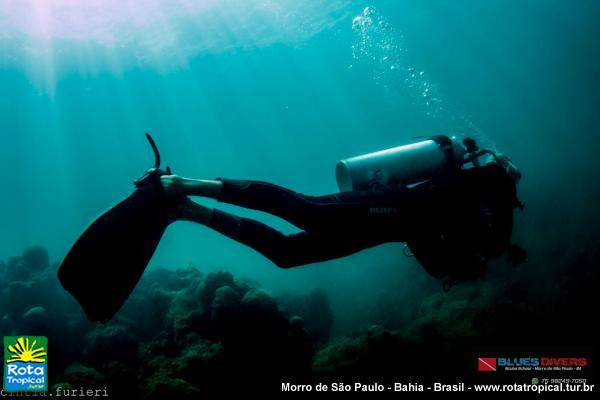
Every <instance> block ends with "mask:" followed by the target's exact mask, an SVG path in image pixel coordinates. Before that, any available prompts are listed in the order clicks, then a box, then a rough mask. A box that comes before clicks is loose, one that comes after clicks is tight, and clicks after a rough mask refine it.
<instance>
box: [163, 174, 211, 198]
mask: <svg viewBox="0 0 600 400" xmlns="http://www.w3.org/2000/svg"><path fill="white" fill-rule="evenodd" d="M160 183H161V185H162V187H163V188H164V189H165V191H166V192H167V193H169V194H172V195H175V196H181V195H183V196H203V197H211V198H217V197H218V196H219V194H220V193H221V188H222V187H223V182H222V181H221V180H218V179H189V178H183V177H181V176H178V175H163V176H161V177H160Z"/></svg>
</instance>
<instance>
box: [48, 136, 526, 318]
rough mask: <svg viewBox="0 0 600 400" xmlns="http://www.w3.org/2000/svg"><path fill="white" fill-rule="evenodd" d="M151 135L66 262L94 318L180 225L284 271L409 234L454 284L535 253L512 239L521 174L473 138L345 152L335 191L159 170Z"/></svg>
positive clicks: (121, 298)
mask: <svg viewBox="0 0 600 400" xmlns="http://www.w3.org/2000/svg"><path fill="white" fill-rule="evenodd" d="M147 138H148V140H149V142H150V144H151V146H152V148H153V150H154V153H155V158H156V162H155V165H154V167H153V168H151V169H149V170H148V171H147V172H146V174H144V176H142V177H141V178H140V179H138V180H136V181H135V185H136V190H135V191H134V192H133V194H132V195H130V196H129V197H128V198H126V199H125V200H123V201H122V202H121V203H119V204H117V206H115V207H113V208H112V209H110V210H109V211H108V212H106V213H104V214H103V215H101V216H100V217H99V218H98V219H97V220H96V221H95V222H94V223H92V225H90V227H88V229H87V230H86V231H85V232H84V233H83V234H82V235H81V237H80V238H79V239H78V240H77V242H76V243H75V245H74V246H73V247H72V249H71V250H70V251H69V253H68V254H67V256H66V257H65V259H64V260H63V262H62V263H61V266H60V269H59V278H60V280H61V283H62V285H63V286H64V287H65V289H67V290H68V291H69V292H71V294H73V296H74V297H75V298H76V299H77V300H78V301H79V303H80V304H81V305H82V307H83V309H84V310H85V312H86V314H87V316H88V318H89V319H91V320H93V321H101V322H106V321H108V320H109V319H110V318H112V316H113V315H114V314H115V313H116V312H117V311H118V310H119V309H120V307H121V306H122V304H123V303H124V302H125V300H126V299H127V297H128V296H129V294H130V293H131V291H132V290H133V289H134V287H135V285H136V284H137V282H138V280H139V279H140V277H141V275H142V273H143V271H144V269H145V267H146V265H147V263H148V261H149V260H150V258H151V257H152V254H153V253H154V250H155V249H156V246H157V245H158V242H159V241H160V238H161V237H162V234H163V233H164V231H165V229H166V227H167V226H168V225H169V224H171V223H173V222H175V221H191V222H195V223H198V224H202V225H204V226H206V227H209V228H211V229H213V230H215V231H217V232H220V233H221V234H223V235H225V236H227V237H229V238H231V239H233V240H236V241H238V242H240V243H242V244H244V245H246V246H249V247H250V248H252V249H254V250H256V251H258V252H259V253H261V254H263V255H264V256H265V257H267V258H268V259H270V260H271V261H272V262H273V263H274V264H275V265H277V266H278V267H281V268H292V267H297V266H301V265H306V264H310V263H315V262H320V261H326V260H331V259H334V258H339V257H344V256H348V255H350V254H353V253H356V252H358V251H361V250H364V249H367V248H370V247H373V246H377V245H379V244H383V243H388V242H403V243H405V244H406V247H407V249H408V250H409V252H410V254H409V255H414V257H415V258H416V259H417V261H419V263H420V264H421V265H422V266H423V267H424V268H425V269H426V271H427V272H428V273H429V274H431V275H432V276H434V277H436V278H439V279H444V280H445V281H444V290H448V289H449V288H450V287H451V286H452V285H454V284H455V283H457V282H459V281H461V280H470V279H476V278H478V277H480V276H482V275H483V273H484V272H485V270H486V264H487V262H488V261H489V260H491V259H493V258H496V257H498V256H500V255H501V254H503V253H506V254H507V255H508V257H509V259H510V260H511V261H512V263H513V265H516V264H518V263H521V262H526V261H527V256H526V253H525V252H524V250H523V249H521V248H520V247H519V246H517V245H514V244H512V243H511V235H512V227H513V211H514V209H515V208H522V207H523V206H522V203H521V202H520V201H519V200H518V198H517V191H516V184H517V182H518V181H519V180H520V178H521V173H520V172H519V171H518V169H517V168H516V167H515V165H514V164H513V163H512V162H511V161H510V160H509V159H508V157H506V156H504V155H501V154H497V153H495V152H493V151H490V150H480V149H479V148H478V146H477V144H476V142H475V141H474V140H473V139H470V138H466V139H464V140H463V141H458V140H456V139H454V138H449V137H447V136H435V137H430V138H425V139H424V140H421V141H420V142H417V143H413V144H410V145H405V146H400V147H396V148H392V149H387V150H383V151H380V152H376V153H371V154H366V155H362V156H358V157H353V158H349V159H346V160H342V161H340V162H339V163H338V164H337V167H336V177H337V182H338V186H339V188H340V192H338V193H334V194H329V195H324V196H310V195H305V194H301V193H297V192H294V191H292V190H290V189H287V188H284V187H281V186H277V185H274V184H272V183H267V182H260V181H253V180H235V179H227V178H217V179H214V180H198V179H188V178H183V177H180V176H178V175H175V174H173V173H172V172H171V170H170V168H169V167H167V168H166V170H162V169H160V155H159V153H158V149H157V147H156V145H155V143H154V141H153V140H152V138H151V137H150V136H149V135H148V134H147ZM190 196H199V197H207V198H212V199H216V200H217V201H219V202H224V203H229V204H233V205H236V206H240V207H245V208H249V209H253V210H259V211H263V212H267V213H270V214H272V215H275V216H278V217H281V218H283V219H285V220H287V221H288V222H290V223H291V224H293V225H295V226H296V227H298V228H300V229H301V231H300V232H299V233H293V234H287V235H286V234H283V233H281V232H279V231H278V230H276V229H274V228H272V227H270V226H268V225H266V224H263V223H261V222H259V221H256V220H253V219H249V218H243V217H240V216H237V215H233V214H230V213H227V212H224V211H222V210H219V209H213V208H209V207H206V206H203V205H200V204H198V203H196V202H193V201H192V200H191V199H190V198H189V197H190ZM115 276H118V278H119V279H114V277H115Z"/></svg>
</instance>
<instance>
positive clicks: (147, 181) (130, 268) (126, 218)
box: [58, 135, 176, 322]
mask: <svg viewBox="0 0 600 400" xmlns="http://www.w3.org/2000/svg"><path fill="white" fill-rule="evenodd" d="M148 136H149V135H148ZM148 140H149V141H150V143H151V144H153V141H152V140H151V138H149V139H148ZM153 149H154V150H155V157H156V158H157V160H159V156H158V155H157V154H158V153H157V151H156V149H155V146H153ZM157 163H158V161H157ZM157 163H155V166H154V167H153V168H151V169H150V170H148V171H147V172H146V174H145V175H144V176H143V177H142V178H140V179H138V180H137V181H136V186H137V188H136V190H135V191H134V192H133V193H132V194H131V195H130V196H129V197H127V198H126V199H124V200H123V201H121V202H120V203H118V204H117V205H115V206H114V207H112V208H111V209H110V210H108V211H107V212H105V213H104V214H102V215H101V216H100V217H98V218H97V219H96V220H95V221H94V222H92V224H91V225H90V226H89V227H88V228H87V229H86V230H85V231H84V232H83V234H82V235H81V236H80V237H79V239H77V241H76V242H75V244H74V245H73V247H72V248H71V250H70V251H69V253H68V254H67V255H66V257H65V258H64V260H63V261H62V263H61V265H60V268H59V271H58V278H59V279H60V282H61V284H62V285H63V287H64V288H65V289H66V290H67V291H69V292H70V293H71V294H72V295H73V296H74V297H75V299H77V301H78V302H79V304H80V305H81V307H82V308H83V310H84V311H85V313H86V315H87V317H88V318H89V319H90V320H92V321H100V322H106V321H108V320H109V319H111V318H112V317H113V316H114V315H115V313H116V312H117V311H118V310H119V309H120V308H121V306H122V305H123V304H124V303H125V301H126V300H127V298H128V297H129V295H130V294H131V292H132V291H133V289H134V288H135V286H136V284H137V282H138V281H139V279H140V277H141V276H142V273H143V272H144V269H145V268H146V265H147V264H148V262H149V261H150V258H152V255H153V254H154V251H155V250H156V246H158V242H159V241H160V239H161V237H162V235H163V233H164V231H165V229H166V228H167V226H168V225H169V223H170V218H169V210H170V209H171V208H172V207H173V203H174V201H176V200H175V199H173V198H170V197H168V196H167V195H166V194H165V192H164V190H163V189H162V187H161V186H160V175H162V174H164V173H165V171H162V170H160V169H159V166H158V165H157Z"/></svg>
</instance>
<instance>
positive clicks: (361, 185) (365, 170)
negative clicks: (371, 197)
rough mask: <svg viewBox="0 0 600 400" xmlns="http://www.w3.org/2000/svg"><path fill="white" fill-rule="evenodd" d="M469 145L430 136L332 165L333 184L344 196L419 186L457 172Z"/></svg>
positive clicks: (468, 150)
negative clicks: (382, 188)
mask: <svg viewBox="0 0 600 400" xmlns="http://www.w3.org/2000/svg"><path fill="white" fill-rule="evenodd" d="M469 140H471V141H472V139H469ZM473 144H474V142H473ZM470 145H471V142H468V141H467V140H465V141H463V142H460V141H458V140H457V139H455V138H449V137H448V136H433V137H430V138H427V139H426V140H423V141H420V142H416V143H412V144H407V145H404V146H398V147H393V148H391V149H387V150H381V151H377V152H374V153H369V154H364V155H361V156H356V157H351V158H347V159H345V160H341V161H339V162H338V163H337V165H336V171H335V172H336V174H335V175H336V179H337V184H338V187H339V189H340V191H342V192H347V191H352V190H368V189H370V188H372V187H374V186H384V185H389V184H404V185H410V184H415V183H418V182H422V181H425V180H428V179H431V178H433V177H435V176H438V175H440V174H443V173H447V172H449V171H456V170H458V169H460V168H461V167H462V165H463V164H464V158H465V155H466V154H467V153H472V152H474V149H472V148H470Z"/></svg>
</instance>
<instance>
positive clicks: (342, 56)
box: [0, 0, 600, 329]
mask: <svg viewBox="0 0 600 400" xmlns="http://www.w3.org/2000/svg"><path fill="white" fill-rule="evenodd" d="M33 3H36V2H32V1H29V2H14V1H7V2H3V4H1V5H0V165H1V170H2V191H1V192H0V193H1V194H2V195H1V197H0V258H7V257H8V256H10V255H14V254H19V253H20V252H21V251H22V249H23V248H25V247H27V246H30V245H34V244H41V245H44V246H46V247H47V248H48V250H49V252H50V256H51V258H52V259H53V260H57V261H58V260H60V259H61V257H62V256H63V255H64V254H65V253H66V251H67V250H68V248H69V246H70V245H71V244H72V243H73V241H74V240H75V238H76V237H77V236H78V234H79V233H80V232H81V230H82V229H83V228H84V227H85V226H86V225H87V223H89V221H90V220H92V219H93V218H94V217H95V216H96V215H98V214H99V213H100V212H101V211H103V210H105V209H106V208H108V207H109V206H110V205H111V204H114V203H115V202H116V201H117V200H118V199H120V198H122V197H124V196H126V195H127V194H128V193H129V192H130V191H131V189H132V181H133V179H135V178H136V177H137V176H139V175H140V174H141V173H142V172H143V171H144V169H145V168H147V167H149V166H150V164H151V162H152V159H151V154H150V152H149V149H148V147H147V144H146V143H145V139H144V137H143V133H144V132H151V133H152V134H153V136H154V138H155V140H156V141H157V143H158V144H159V147H160V149H161V151H162V155H163V159H164V161H165V162H166V163H167V164H168V165H170V166H171V167H172V169H173V170H174V171H175V172H176V173H177V174H180V175H184V176H190V177H196V178H213V177H217V176H222V177H232V178H249V179H259V180H266V181H271V182H274V183H277V184H281V185H285V186H289V187H290V188H293V189H295V190H298V191H301V192H306V193H311V194H324V193H330V192H334V191H336V190H337V188H336V183H335V175H334V166H335V163H336V161H337V160H339V159H342V158H345V157H348V156H353V155H357V154H361V153H364V152H369V151H373V150H378V149H383V148H387V147H390V146H394V145H398V144H402V143H405V142H407V141H411V140H412V138H413V137H414V136H420V135H431V134H448V135H458V136H463V135H472V136H475V137H477V138H478V139H479V140H480V141H482V142H483V143H485V144H486V145H488V146H493V147H495V148H497V149H500V150H501V151H502V152H504V153H506V154H508V155H510V156H511V158H512V159H513V160H514V161H515V162H516V163H517V164H518V165H519V166H520V167H521V169H522V171H523V174H524V179H523V181H522V183H521V184H520V188H519V189H520V192H521V198H522V200H524V201H525V203H526V204H527V211H526V213H523V214H522V215H518V217H517V222H516V227H515V236H516V237H517V238H518V239H519V240H520V241H521V242H523V243H525V244H526V245H527V244H529V245H530V246H531V245H532V244H533V245H535V246H537V247H534V251H533V252H534V254H535V253H543V252H546V253H547V252H549V251H555V250H556V249H557V248H561V247H562V246H565V241H567V242H572V241H574V240H576V239H577V237H578V235H582V234H588V233H589V234H594V233H595V232H596V231H597V226H595V225H593V223H592V222H591V221H594V219H596V218H597V216H598V215H597V214H598V213H597V211H596V210H595V207H596V204H598V199H599V196H598V194H599V192H600V187H599V185H598V182H599V180H598V179H597V175H596V171H597V170H598V166H599V165H598V164H599V163H600V161H599V159H598V149H599V148H600V147H599V146H600V135H599V133H600V132H599V128H598V126H599V123H600V115H599V113H598V93H599V91H598V89H599V85H598V80H599V79H600V78H599V77H598V71H600V57H599V54H598V53H599V51H600V32H599V31H600V28H598V24H597V21H598V17H599V16H600V3H598V2H597V1H594V0H590V1H585V0H577V1H572V2H566V1H558V0H552V1H537V0H530V1H525V2H523V1H516V0H504V1H492V0H485V1H480V0H459V1H443V0H418V1H417V0H412V1H395V0H388V1H386V0H379V1H378V0H371V1H368V2H364V1H343V0H336V1H325V0H314V1H308V2H301V1H292V0H286V1H279V2H276V1H266V2H264V1H242V0H237V1H236V0H228V1H225V2H216V1H206V2H203V1H197V2H194V1H190V0H188V1H174V2H168V1H159V0H157V1H146V2H138V3H137V4H136V3H134V2H116V1H115V2H106V3H105V4H104V5H101V2H93V1H92V2H89V3H86V4H88V5H83V3H82V4H80V5H77V2H73V1H69V0H54V1H50V0H49V1H47V2H37V5H36V6H33V5H32V4H33ZM113 3H114V4H113ZM40 4H41V5H40ZM119 4H121V5H119ZM366 7H369V8H368V9H367V10H366V12H365V8H366ZM356 18H358V19H356ZM200 201H201V202H202V200H200ZM207 203H208V204H213V203H210V202H207ZM217 206H218V207H222V208H223V209H227V210H233V208H232V207H226V206H222V205H217ZM236 212H239V213H240V214H242V215H250V216H254V217H258V218H260V219H262V220H264V221H268V222H270V223H272V224H273V225H274V226H276V227H279V228H281V229H283V230H285V231H289V232H291V231H293V230H294V228H293V227H291V226H290V225H287V224H286V223H284V222H283V221H280V220H276V219H275V218H272V217H269V216H265V215H259V214H257V213H251V212H247V211H243V210H236ZM540 243H543V245H541V244H540ZM401 250H402V245H401V244H388V245H384V246H380V247H378V248H374V249H369V250H366V251H363V252H361V253H359V254H357V255H354V256H351V257H347V258H343V259H340V260H335V261H330V262H326V263H320V264H315V265H310V266H306V267H302V268H298V269H294V270H279V269H277V268H276V267H275V266H274V265H273V264H272V263H271V262H269V261H268V260H266V259H264V258H263V257H262V256H260V255H259V254H257V253H256V252H254V251H252V250H250V249H248V248H245V247H243V246H241V245H239V244H237V243H235V242H232V241H231V240H229V239H227V238H224V237H222V236H220V235H218V234H217V233H215V232H212V231H210V230H208V229H206V228H204V227H202V226H199V225H193V224H188V223H178V224H176V225H174V226H172V227H170V228H169V230H168V232H167V234H166V236H165V237H164V239H163V241H162V242H161V244H160V246H159V249H158V251H157V253H156V254H155V256H154V258H153V260H152V261H151V265H150V268H154V267H156V266H161V265H164V266H169V267H176V266H181V265H186V264H188V263H192V264H194V265H196V266H198V267H199V268H200V269H202V270H205V271H209V270H214V269H227V270H230V271H232V272H234V273H235V274H236V275H241V276H245V277H248V278H250V279H253V280H256V281H259V282H261V284H263V285H264V286H265V287H267V288H268V289H270V290H273V291H281V290H288V289H289V290H296V289H304V288H310V287H322V288H325V289H326V290H327V291H328V292H329V293H330V296H331V301H332V304H333V307H334V309H335V310H337V311H339V310H342V309H351V310H352V312H351V313H350V315H349V316H347V317H344V316H338V318H337V320H336V323H337V324H338V325H337V327H338V328H339V329H344V328H345V327H347V326H350V325H351V322H345V321H346V320H345V319H344V318H346V319H347V321H354V320H360V319H362V318H363V317H365V316H367V315H369V310H370V308H371V307H372V306H373V304H374V302H375V301H376V299H377V298H378V295H379V294H380V293H381V292H384V291H386V290H388V291H389V290H394V291H397V292H398V293H406V298H404V300H405V301H408V300H409V299H410V296H412V294H414V292H415V291H421V290H434V289H432V288H434V287H436V288H437V286H436V285H438V284H439V283H437V282H435V281H433V279H432V278H429V277H428V276H427V275H426V273H425V272H424V271H422V270H421V268H420V267H419V266H418V265H417V264H416V263H415V262H414V261H413V260H411V259H407V258H405V257H404V256H403V255H402V252H401ZM540 267H541V266H540ZM402 299H403V298H402V297H401V300H402Z"/></svg>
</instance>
